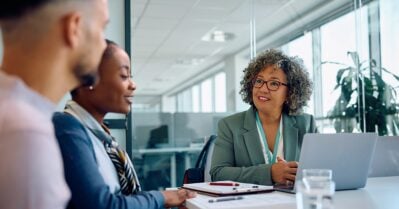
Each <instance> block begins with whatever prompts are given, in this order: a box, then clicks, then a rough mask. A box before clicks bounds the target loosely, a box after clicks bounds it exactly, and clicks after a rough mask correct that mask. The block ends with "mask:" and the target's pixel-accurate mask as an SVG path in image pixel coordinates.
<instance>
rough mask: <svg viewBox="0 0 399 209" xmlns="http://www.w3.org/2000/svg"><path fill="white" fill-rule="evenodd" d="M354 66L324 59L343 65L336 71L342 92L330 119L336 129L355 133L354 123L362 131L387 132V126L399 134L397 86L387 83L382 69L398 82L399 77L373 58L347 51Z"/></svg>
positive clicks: (338, 84)
mask: <svg viewBox="0 0 399 209" xmlns="http://www.w3.org/2000/svg"><path fill="white" fill-rule="evenodd" d="M348 55H349V56H350V57H351V58H352V61H353V65H350V66H348V65H345V64H342V63H338V62H323V63H322V64H327V63H328V64H334V65H339V66H343V67H342V68H340V69H339V70H338V72H337V76H336V82H337V84H336V86H335V87H334V90H338V89H339V90H340V92H341V94H340V96H339V97H338V100H337V101H336V103H335V106H334V107H333V109H332V110H331V111H330V112H329V113H328V118H330V119H332V120H334V127H335V129H336V131H337V132H342V131H345V132H352V131H353V129H354V128H355V126H357V127H358V128H360V130H361V131H362V132H376V131H377V132H378V134H379V135H387V134H388V127H389V129H390V131H391V133H392V134H394V135H397V134H398V132H399V130H398V124H399V119H398V116H397V115H395V114H397V113H398V112H399V105H398V104H397V103H396V96H397V94H396V89H395V88H398V87H392V86H390V85H389V84H387V83H386V82H385V81H384V80H383V79H382V77H381V75H380V73H379V72H381V71H383V72H385V73H388V75H390V76H393V78H395V79H396V81H398V82H399V76H397V75H394V74H393V73H391V72H389V71H388V70H387V69H385V68H381V67H377V66H376V63H375V61H374V60H371V61H364V62H360V61H359V56H358V53H357V52H348Z"/></svg>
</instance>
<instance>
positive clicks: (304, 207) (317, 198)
mask: <svg viewBox="0 0 399 209" xmlns="http://www.w3.org/2000/svg"><path fill="white" fill-rule="evenodd" d="M332 195H333V194H331V193H330V192H326V191H325V190H312V191H302V192H297V194H296V199H297V209H333V208H334V204H333V196H332Z"/></svg>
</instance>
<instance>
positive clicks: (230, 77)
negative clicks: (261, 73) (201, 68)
mask: <svg viewBox="0 0 399 209" xmlns="http://www.w3.org/2000/svg"><path fill="white" fill-rule="evenodd" d="M248 62H249V60H247V59H245V58H243V57H242V56H240V55H231V56H228V57H226V59H225V72H226V97H227V100H226V105H227V111H228V112H238V111H243V110H246V109H248V107H249V105H248V104H246V103H244V102H243V101H242V98H241V95H240V89H241V85H240V82H241V80H242V77H243V70H244V69H245V67H247V66H248Z"/></svg>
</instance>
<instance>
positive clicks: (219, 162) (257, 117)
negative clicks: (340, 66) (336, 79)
mask: <svg viewBox="0 0 399 209" xmlns="http://www.w3.org/2000/svg"><path fill="white" fill-rule="evenodd" d="M240 93H241V95H242V97H243V100H244V102H247V103H249V104H250V105H251V107H250V108H249V109H248V110H247V111H244V112H241V113H237V114H234V115H231V116H228V117H226V118H224V119H222V120H220V122H219V126H218V139H217V140H216V141H215V148H214V152H213V157H212V167H211V170H210V174H211V176H212V180H213V181H218V180H233V181H239V182H246V183H255V184H263V185H272V184H274V183H279V184H290V183H293V182H294V181H295V176H296V171H297V167H298V163H297V161H298V158H299V154H300V150H301V145H302V140H303V136H304V134H305V133H314V132H317V128H316V125H315V121H314V118H313V116H312V115H309V114H303V113H301V112H302V109H303V107H304V106H305V105H306V103H307V101H308V100H309V99H310V95H311V93H312V82H311V81H310V79H309V76H308V73H307V72H306V69H305V67H304V65H303V62H302V60H301V59H299V58H297V57H289V56H287V55H285V54H283V53H282V52H281V51H279V50H275V49H270V50H267V51H265V52H263V53H261V54H260V55H259V56H257V57H256V59H255V60H253V61H251V62H250V63H249V65H248V67H247V68H246V69H245V70H244V77H243V80H242V81H241V91H240Z"/></svg>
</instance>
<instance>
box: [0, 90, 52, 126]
mask: <svg viewBox="0 0 399 209" xmlns="http://www.w3.org/2000/svg"><path fill="white" fill-rule="evenodd" d="M0 131H1V132H3V133H4V132H20V131H35V132H43V133H53V128H52V124H51V118H49V117H48V115H46V114H44V113H43V112H42V111H40V110H38V109H37V107H35V106H34V105H32V104H30V103H28V102H26V101H24V100H19V99H15V98H14V99H13V98H9V99H4V98H0Z"/></svg>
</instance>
